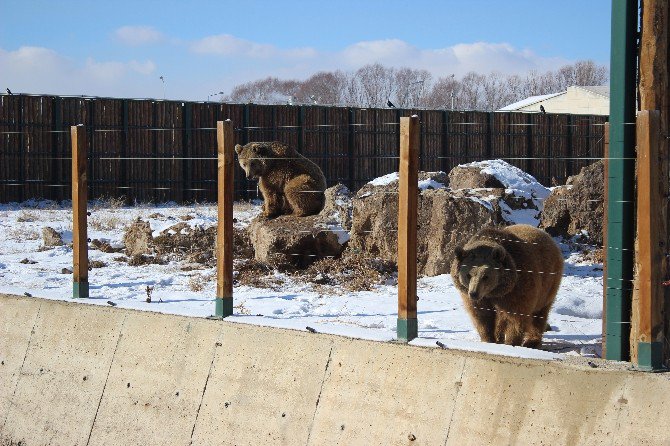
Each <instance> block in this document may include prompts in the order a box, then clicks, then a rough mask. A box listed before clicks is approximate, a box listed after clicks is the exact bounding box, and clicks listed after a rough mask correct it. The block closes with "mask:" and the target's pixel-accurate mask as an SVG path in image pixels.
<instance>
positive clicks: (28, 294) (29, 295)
mask: <svg viewBox="0 0 670 446" xmlns="http://www.w3.org/2000/svg"><path fill="white" fill-rule="evenodd" d="M23 295H24V296H26V297H33V295H32V294H30V293H29V292H27V291H26V292H25V293H23Z"/></svg>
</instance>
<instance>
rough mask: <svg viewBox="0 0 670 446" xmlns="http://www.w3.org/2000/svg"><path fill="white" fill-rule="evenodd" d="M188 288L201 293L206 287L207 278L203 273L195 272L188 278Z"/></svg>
mask: <svg viewBox="0 0 670 446" xmlns="http://www.w3.org/2000/svg"><path fill="white" fill-rule="evenodd" d="M188 289H189V290H191V291H193V292H194V293H199V292H200V291H202V290H204V289H205V278H204V276H203V275H202V274H194V275H192V276H191V277H189V278H188Z"/></svg>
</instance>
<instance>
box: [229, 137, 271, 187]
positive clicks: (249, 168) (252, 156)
mask: <svg viewBox="0 0 670 446" xmlns="http://www.w3.org/2000/svg"><path fill="white" fill-rule="evenodd" d="M235 153H237V160H238V162H239V163H240V167H242V169H244V173H245V174H246V176H247V179H248V180H257V179H258V178H260V177H262V176H263V175H265V174H266V173H267V171H268V167H269V165H270V162H271V158H272V156H273V152H272V147H271V146H270V145H268V144H267V143H259V142H250V143H249V144H245V145H243V146H241V145H239V144H237V145H236V146H235Z"/></svg>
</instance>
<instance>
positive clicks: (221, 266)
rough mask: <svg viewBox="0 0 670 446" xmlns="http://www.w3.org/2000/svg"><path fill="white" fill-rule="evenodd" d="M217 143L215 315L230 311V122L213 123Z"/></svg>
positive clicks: (232, 147) (231, 190)
mask: <svg viewBox="0 0 670 446" xmlns="http://www.w3.org/2000/svg"><path fill="white" fill-rule="evenodd" d="M216 137H217V142H218V150H217V153H218V167H217V171H218V187H217V203H218V226H217V232H216V307H215V313H214V315H215V316H216V317H226V316H230V315H231V314H233V197H234V187H235V186H234V177H235V172H234V170H233V168H234V162H235V154H234V146H233V123H232V122H231V121H230V120H226V121H218V122H217V123H216Z"/></svg>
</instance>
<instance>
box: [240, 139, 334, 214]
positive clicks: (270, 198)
mask: <svg viewBox="0 0 670 446" xmlns="http://www.w3.org/2000/svg"><path fill="white" fill-rule="evenodd" d="M235 152H236V153H237V158H238V161H239V163H240V166H241V167H242V169H244V172H245V173H246V175H247V179H258V180H259V181H258V186H259V188H260V190H261V193H262V194H263V200H264V208H263V215H264V216H265V217H267V218H273V217H277V216H279V215H283V214H289V215H295V216H297V217H304V216H306V215H313V214H318V213H319V212H320V211H321V209H323V206H324V203H325V195H324V193H323V192H324V191H325V190H326V177H325V176H324V175H323V172H321V169H320V168H319V166H317V165H316V164H314V163H313V162H312V161H310V160H308V159H307V158H305V157H304V156H302V155H301V154H299V153H298V152H296V151H295V150H294V149H292V148H290V147H288V146H286V145H285V144H282V143H280V142H277V141H274V142H250V143H249V144H245V145H244V146H241V145H239V144H237V145H236V146H235Z"/></svg>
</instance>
